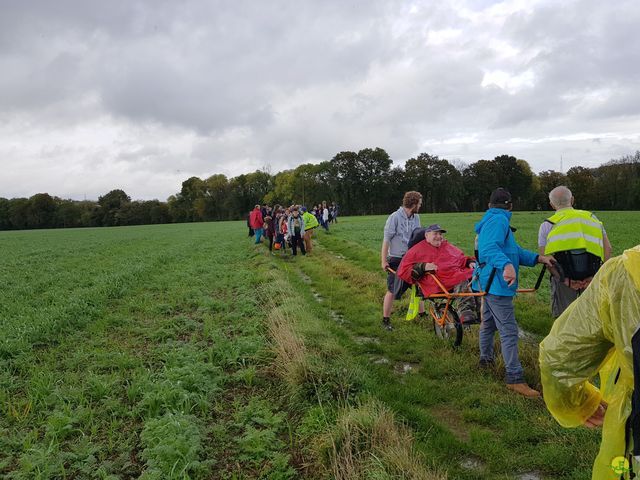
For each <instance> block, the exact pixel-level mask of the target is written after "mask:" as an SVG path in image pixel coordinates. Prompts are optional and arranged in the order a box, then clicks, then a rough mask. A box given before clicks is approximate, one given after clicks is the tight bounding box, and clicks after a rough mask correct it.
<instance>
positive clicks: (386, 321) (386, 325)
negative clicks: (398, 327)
mask: <svg viewBox="0 0 640 480" xmlns="http://www.w3.org/2000/svg"><path fill="white" fill-rule="evenodd" d="M382 328H384V329H385V330H388V331H390V332H391V331H393V325H391V320H389V319H388V318H383V319H382Z"/></svg>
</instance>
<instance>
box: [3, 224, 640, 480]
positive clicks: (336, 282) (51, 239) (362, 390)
mask: <svg viewBox="0 0 640 480" xmlns="http://www.w3.org/2000/svg"><path fill="white" fill-rule="evenodd" d="M480 216H481V214H441V215H426V214H422V215H421V217H422V223H423V225H425V224H430V223H440V224H441V225H442V226H443V227H445V228H447V229H448V230H449V234H448V237H449V239H450V240H451V241H452V242H453V243H455V244H457V245H459V246H460V247H461V248H463V249H464V250H465V251H469V252H470V251H471V249H472V242H473V232H472V228H473V223H475V221H477V220H478V219H479V218H480ZM544 217H545V215H544V214H543V213H516V214H514V218H513V221H512V224H513V225H514V226H515V227H517V228H518V232H517V234H516V236H517V238H518V239H519V241H520V242H521V243H522V244H523V245H524V246H527V247H530V248H533V247H535V243H536V236H537V228H538V225H539V223H540V221H541V220H542V219H543V218H544ZM599 218H600V219H601V220H602V221H603V222H604V223H605V226H606V227H607V230H608V233H609V236H610V239H611V242H612V244H613V247H614V253H615V254H619V253H620V252H621V251H622V250H623V249H624V248H628V247H631V246H633V245H635V244H636V243H638V242H637V235H634V234H635V232H634V231H633V229H634V228H635V227H634V226H635V225H638V224H640V213H636V212H631V213H620V212H605V213H602V214H600V215H599ZM384 221H385V217H352V218H340V223H339V224H337V225H335V226H332V227H333V228H332V229H331V232H330V233H329V234H326V233H324V232H318V234H317V235H316V239H315V244H316V248H315V250H314V251H313V253H312V255H310V256H307V257H297V258H291V257H282V256H272V255H269V253H268V251H267V249H265V248H264V246H262V245H260V246H254V245H253V244H252V241H251V240H250V239H248V238H247V237H246V227H245V226H244V223H243V222H221V223H200V224H183V225H163V226H147V227H122V228H104V229H81V230H51V231H28V232H3V233H0V251H2V252H3V260H2V263H1V264H0V265H1V268H0V282H1V283H0V284H1V285H2V288H0V332H2V336H1V337H0V340H1V343H0V406H1V409H0V415H1V417H0V476H2V478H20V479H22V478H24V479H26V478H114V479H115V478H138V477H140V476H142V478H145V479H156V478H157V479H164V478H176V479H177V478H180V479H182V478H202V479H204V478H230V479H231V478H235V479H241V478H275V479H279V478H282V479H286V478H298V477H303V478H345V479H346V478H379V479H387V478H389V479H391V478H416V479H441V478H449V479H495V478H500V479H511V478H512V479H516V478H523V477H522V475H524V474H527V473H529V474H531V475H535V476H537V477H538V478H547V479H549V478H566V479H576V480H577V479H583V478H588V477H589V471H590V464H591V461H592V459H593V458H594V456H595V452H596V451H597V445H598V443H599V432H597V431H595V432H594V431H588V430H586V429H582V428H580V429H575V430H565V429H562V428H560V427H559V426H557V425H556V423H555V421H554V420H553V419H552V418H551V417H550V416H549V414H548V413H547V412H546V410H545V408H544V405H543V403H542V402H541V401H531V400H526V399H523V398H515V397H514V396H513V395H510V394H508V393H507V392H506V391H505V388H504V385H503V383H502V376H501V372H500V371H499V369H498V371H497V372H493V373H480V372H479V371H478V370H477V369H476V362H477V345H476V341H477V337H476V333H475V331H471V332H467V333H466V334H465V340H464V342H463V346H462V348H461V349H459V350H457V351H453V350H451V349H450V348H449V347H447V346H446V345H443V344H442V343H440V342H438V341H437V339H436V338H435V336H434V335H433V333H432V332H431V330H430V328H431V327H430V325H421V324H418V323H415V322H404V321H403V320H402V318H403V316H404V305H405V304H399V305H398V308H397V310H396V312H395V313H394V317H393V322H394V324H395V325H396V326H397V328H396V330H395V331H394V332H393V333H388V332H384V331H382V329H381V328H380V326H379V322H380V317H381V313H380V311H381V299H382V295H383V293H384V288H385V286H384V274H383V273H382V272H381V271H380V259H379V249H380V242H381V235H382V226H383V224H384ZM527 270H529V271H528V272H527V273H526V275H524V278H523V283H529V282H530V283H533V282H534V281H535V277H536V273H537V270H536V269H527ZM517 314H518V318H519V320H520V321H521V325H522V326H523V327H524V328H525V329H526V330H528V331H530V332H531V333H533V334H534V338H535V335H543V334H545V333H546V332H547V331H548V329H549V328H550V326H551V323H552V320H551V317H550V314H549V307H548V289H547V286H546V282H545V284H544V287H543V288H542V289H541V291H540V292H538V293H537V294H536V295H528V296H524V295H522V296H520V298H519V299H518V300H517ZM522 358H523V363H524V364H525V369H526V373H527V379H528V380H529V381H530V382H531V383H532V384H533V385H538V374H537V365H536V363H537V362H536V358H537V345H536V343H535V342H532V341H530V340H528V341H526V342H523V343H522ZM499 368H500V367H499ZM529 478H535V477H529Z"/></svg>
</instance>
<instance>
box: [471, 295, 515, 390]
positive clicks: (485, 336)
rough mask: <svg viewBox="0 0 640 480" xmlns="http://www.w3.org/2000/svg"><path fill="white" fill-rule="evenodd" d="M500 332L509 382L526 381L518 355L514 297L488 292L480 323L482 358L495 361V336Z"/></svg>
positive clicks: (506, 379)
mask: <svg viewBox="0 0 640 480" xmlns="http://www.w3.org/2000/svg"><path fill="white" fill-rule="evenodd" d="M496 330H497V331H498V333H499V334H500V348H501V349H502V358H503V359H504V366H505V370H506V376H505V381H506V382H507V383H509V384H512V383H524V370H523V369H522V365H521V364H520V358H519V356H518V324H517V322H516V315H515V311H514V308H513V297H501V296H498V295H491V294H487V295H486V296H485V297H484V303H483V307H482V324H481V325H480V360H484V361H493V359H494V352H493V337H494V334H495V333H496Z"/></svg>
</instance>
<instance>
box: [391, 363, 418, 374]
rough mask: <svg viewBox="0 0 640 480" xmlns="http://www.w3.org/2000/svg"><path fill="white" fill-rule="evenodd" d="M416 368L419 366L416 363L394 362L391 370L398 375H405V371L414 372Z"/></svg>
mask: <svg viewBox="0 0 640 480" xmlns="http://www.w3.org/2000/svg"><path fill="white" fill-rule="evenodd" d="M418 368H420V364H418V363H408V362H400V363H396V365H395V366H394V367H393V371H394V372H395V373H396V374H398V375H406V374H407V373H411V372H415V371H416V370H417V369H418Z"/></svg>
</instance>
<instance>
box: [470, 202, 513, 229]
mask: <svg viewBox="0 0 640 480" xmlns="http://www.w3.org/2000/svg"><path fill="white" fill-rule="evenodd" d="M499 215H502V216H504V217H506V218H507V221H511V215H512V212H511V211H509V210H504V209H502V208H490V209H489V210H487V211H486V212H485V213H484V216H483V217H482V220H480V221H479V222H478V223H476V226H475V230H476V233H480V230H482V227H483V226H484V224H485V223H487V222H488V221H489V220H491V219H492V218H494V217H496V216H499Z"/></svg>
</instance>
